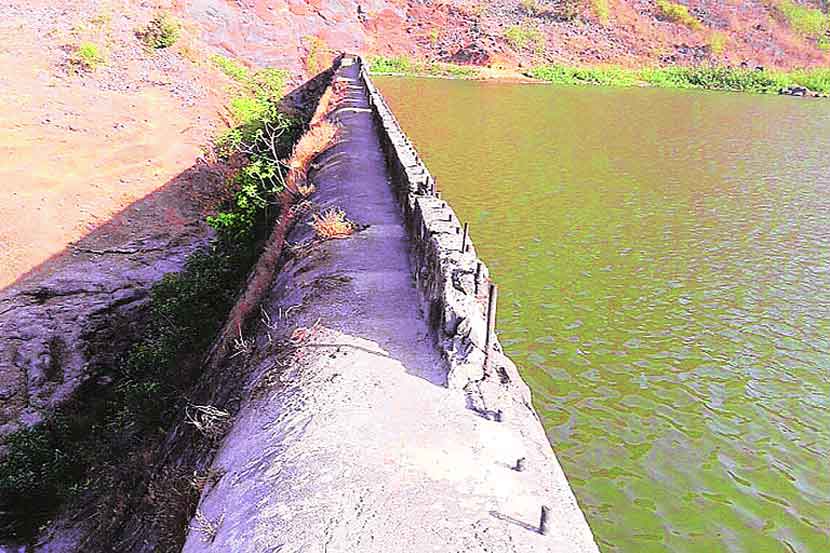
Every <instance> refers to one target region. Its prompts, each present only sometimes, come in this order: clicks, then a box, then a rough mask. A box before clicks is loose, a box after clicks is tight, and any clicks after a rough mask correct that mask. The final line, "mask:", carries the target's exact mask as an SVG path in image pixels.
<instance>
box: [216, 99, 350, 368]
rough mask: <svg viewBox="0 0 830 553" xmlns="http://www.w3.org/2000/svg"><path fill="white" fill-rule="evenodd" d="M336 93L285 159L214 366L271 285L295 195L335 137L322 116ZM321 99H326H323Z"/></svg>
mask: <svg viewBox="0 0 830 553" xmlns="http://www.w3.org/2000/svg"><path fill="white" fill-rule="evenodd" d="M328 88H331V86H329V87H328ZM335 96H336V91H335V93H332V94H329V95H328V97H327V98H326V94H325V93H324V94H323V98H321V102H320V103H319V104H318V106H317V109H316V110H315V113H314V116H313V117H312V121H314V122H315V123H314V124H312V126H311V128H310V129H309V130H308V131H307V132H306V133H305V134H304V135H303V136H302V137H301V138H300V140H299V141H298V142H297V144H296V145H295V146H294V150H293V152H292V154H291V159H290V161H289V162H288V163H287V165H288V167H289V171H288V175H287V177H286V179H285V188H286V192H285V193H283V194H280V196H279V198H278V201H279V205H280V213H281V215H280V217H279V219H278V220H277V223H276V225H275V226H274V229H273V230H272V231H271V235H270V236H269V237H268V240H267V241H266V243H265V246H264V247H263V251H262V255H261V256H260V258H259V261H257V264H256V266H255V267H254V269H253V271H252V272H251V275H250V276H249V278H248V283H247V285H246V286H245V289H244V291H243V292H242V295H241V297H240V298H239V300H238V301H237V302H236V305H234V307H233V309H232V310H231V312H230V314H229V315H228V321H227V323H226V324H225V327H224V328H223V330H222V333H221V334H220V337H219V339H218V340H217V342H216V344H215V345H214V349H213V350H212V351H211V354H210V357H211V361H210V363H211V365H212V366H214V367H215V364H216V363H219V362H220V361H221V355H220V356H214V355H213V354H214V352H218V351H222V352H225V351H226V348H227V346H228V344H229V343H230V341H231V340H232V339H233V338H234V333H235V332H236V331H238V330H239V329H241V328H242V327H243V326H244V325H245V321H247V320H248V317H249V316H250V314H251V313H252V312H253V311H254V309H256V308H257V306H258V305H259V304H260V301H261V300H262V298H263V296H264V295H265V293H266V292H267V291H268V289H269V288H270V285H271V281H272V280H273V279H274V274H275V273H276V271H277V265H278V263H279V259H280V256H281V255H282V250H283V246H284V244H285V237H286V235H287V233H288V231H289V230H290V229H291V228H292V226H293V225H294V221H296V220H297V218H298V217H299V216H301V215H302V214H303V213H304V209H302V208H303V206H306V205H308V202H306V201H300V202H299V203H298V198H301V199H304V198H306V197H307V196H309V195H310V194H312V193H313V192H314V190H315V187H314V185H313V184H311V183H309V182H308V169H309V166H310V165H311V162H312V161H313V160H314V158H316V157H317V156H319V155H320V154H321V153H323V152H324V151H326V150H327V149H328V148H330V147H331V146H332V145H333V144H334V141H335V139H336V138H337V131H338V127H337V125H335V124H333V123H331V122H330V121H327V120H325V115H326V114H327V113H328V111H329V107H330V106H329V105H328V104H329V103H331V100H332V98H333V97H335ZM323 99H325V100H326V101H325V102H323V101H322V100H323ZM350 229H351V230H350V233H351V231H352V230H353V228H352V227H350ZM237 351H238V350H237Z"/></svg>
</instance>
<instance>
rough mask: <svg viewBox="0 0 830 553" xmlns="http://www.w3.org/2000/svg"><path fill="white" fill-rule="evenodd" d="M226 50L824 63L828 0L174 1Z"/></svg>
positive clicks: (282, 59)
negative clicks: (343, 51) (331, 50)
mask: <svg viewBox="0 0 830 553" xmlns="http://www.w3.org/2000/svg"><path fill="white" fill-rule="evenodd" d="M177 5H178V9H179V10H180V11H181V13H182V14H183V15H185V16H186V17H187V18H188V19H191V20H192V21H193V22H195V23H196V24H198V25H199V27H200V28H201V29H202V32H203V38H204V39H205V40H207V41H208V42H209V43H210V44H212V45H213V46H214V47H216V48H219V49H222V50H225V51H226V52H227V53H229V54H233V55H237V56H239V57H242V58H245V59H249V60H252V61H255V62H257V63H260V64H272V65H279V66H284V67H293V68H298V69H299V68H303V67H304V68H305V69H308V70H310V71H313V70H315V69H317V68H319V66H320V65H321V57H322V54H323V52H325V51H327V50H329V49H333V50H350V51H359V52H363V53H370V54H371V53H377V54H384V55H407V56H412V57H417V58H425V59H430V60H443V61H452V62H456V63H470V64H478V65H491V66H504V67H507V68H510V67H521V66H527V65H534V64H541V63H551V62H565V63H587V64H608V63H614V64H621V65H626V66H638V65H646V64H647V65H656V64H684V65H685V64H695V63H717V64H727V65H741V64H746V65H750V66H753V67H754V66H758V65H762V66H765V67H776V68H793V67H802V66H820V65H828V64H830V16H828V2H827V0H507V1H502V2H481V1H474V0H448V1H443V2H437V1H431V0H422V1H418V0H239V1H236V2H231V1H228V0H191V1H186V0H179V1H178V2H177Z"/></svg>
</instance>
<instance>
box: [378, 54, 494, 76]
mask: <svg viewBox="0 0 830 553" xmlns="http://www.w3.org/2000/svg"><path fill="white" fill-rule="evenodd" d="M369 71H370V72H371V73H373V74H375V75H409V76H429V77H446V78H457V79H472V78H476V77H478V76H479V75H480V74H481V70H480V68H478V67H471V66H466V65H454V64H451V63H438V62H426V61H418V60H413V59H412V58H408V57H406V56H392V57H384V56H375V57H372V58H369Z"/></svg>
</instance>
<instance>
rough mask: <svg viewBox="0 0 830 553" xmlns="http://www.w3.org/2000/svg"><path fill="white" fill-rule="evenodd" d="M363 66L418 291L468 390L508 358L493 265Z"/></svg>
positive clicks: (458, 383) (452, 372)
mask: <svg viewBox="0 0 830 553" xmlns="http://www.w3.org/2000/svg"><path fill="white" fill-rule="evenodd" d="M357 63H360V64H361V70H360V79H361V81H362V82H363V84H364V85H365V86H366V88H367V89H368V91H369V103H370V106H371V108H372V111H373V113H374V116H375V121H376V123H377V126H378V130H379V133H380V137H381V144H382V146H383V149H384V151H385V154H386V159H387V164H388V167H389V173H390V178H391V183H392V187H393V191H394V193H395V195H396V197H397V199H398V202H399V203H400V205H401V208H402V211H403V215H404V221H405V225H406V227H407V229H408V231H409V235H410V239H411V241H412V256H413V259H412V266H413V271H414V273H415V281H416V286H417V288H418V289H419V291H420V292H421V298H422V300H423V302H424V308H425V312H426V313H428V316H429V324H430V326H431V327H432V329H433V330H434V331H435V333H436V336H437V337H438V342H439V346H440V348H441V351H442V353H443V355H444V357H445V359H446V361H447V363H448V365H449V372H448V375H447V384H448V386H449V387H451V388H464V387H465V386H466V385H467V384H468V383H469V382H471V381H477V380H480V379H481V378H483V377H484V367H485V364H487V363H488V361H489V360H488V354H489V355H490V356H491V357H492V355H493V354H495V353H499V352H501V348H500V346H499V344H498V341H497V340H496V338H495V335H494V332H493V328H492V323H493V320H494V317H495V312H494V310H495V303H494V302H495V298H493V301H488V300H490V295H491V294H492V293H494V292H493V287H492V283H491V281H490V278H489V273H488V271H487V266H486V265H485V264H484V262H483V261H482V260H481V259H479V258H478V256H477V255H476V250H475V247H474V246H473V244H472V242H471V240H470V238H469V236H467V232H466V229H465V227H464V226H463V224H462V222H461V220H460V219H459V217H458V216H457V215H456V214H455V212H454V211H453V209H452V208H451V207H450V206H449V205H448V204H447V202H446V201H444V200H442V199H441V198H440V194H439V193H438V192H437V191H436V186H435V178H434V177H433V176H432V175H431V174H430V172H429V169H427V167H426V165H425V164H424V162H423V160H421V158H420V156H419V155H418V152H417V151H416V150H415V147H414V146H413V145H412V143H411V142H410V141H409V138H407V136H406V134H405V133H404V132H403V130H402V129H401V127H400V124H399V123H398V121H397V119H396V118H395V116H394V114H393V113H392V110H391V109H390V108H389V106H388V105H387V104H386V100H385V99H384V98H383V95H382V94H381V93H380V91H378V89H377V87H375V85H374V83H373V82H372V79H371V78H370V77H369V73H368V71H367V70H366V66H365V64H364V63H363V60H362V59H359V58H358V60H357ZM488 304H489V305H488ZM490 311H493V312H492V313H489V312H490ZM488 314H489V318H490V320H489V321H488ZM488 323H489V324H488ZM488 335H489V340H488ZM488 350H489V351H488Z"/></svg>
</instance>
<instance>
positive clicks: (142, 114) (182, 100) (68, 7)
mask: <svg viewBox="0 0 830 553" xmlns="http://www.w3.org/2000/svg"><path fill="white" fill-rule="evenodd" d="M50 4H52V5H54V2H46V1H34V2H31V1H23V0H18V1H17V2H15V3H13V4H12V5H11V6H10V7H6V6H4V7H2V8H0V17H3V18H4V19H5V21H4V23H9V24H7V25H3V26H2V27H0V45H3V47H2V49H0V76H2V77H0V90H2V91H3V94H2V96H3V101H2V102H0V129H2V132H0V159H2V160H3V164H2V165H1V166H0V182H2V183H3V185H2V186H1V187H0V289H2V288H4V287H5V286H7V285H9V284H11V283H13V282H14V281H16V280H17V279H18V278H20V277H21V276H23V275H25V274H26V273H28V272H29V271H31V270H32V269H34V268H36V267H37V266H39V265H40V264H41V263H43V262H44V261H46V260H47V259H49V258H50V257H51V256H52V255H54V254H57V253H59V252H61V251H62V250H64V249H65V248H66V247H67V245H68V244H70V243H72V242H73V241H76V240H78V239H80V238H81V237H83V236H85V235H86V234H88V233H89V231H90V230H91V229H93V228H95V227H96V226H98V225H100V224H102V223H104V222H106V221H108V220H109V219H110V218H111V217H112V216H113V215H114V214H116V213H118V212H119V211H121V210H122V209H123V208H125V207H126V206H128V205H130V204H132V203H133V202H135V201H136V200H138V199H140V198H142V197H144V196H146V195H148V194H150V193H152V192H153V191H155V190H157V189H159V188H160V187H162V186H163V185H164V184H165V183H167V182H168V181H170V180H171V179H172V178H173V177H175V176H176V175H178V174H180V173H181V172H182V171H184V170H186V169H187V168H189V167H190V166H192V165H193V164H194V162H195V161H196V158H197V157H198V156H199V155H200V154H201V145H202V144H204V143H205V141H206V140H207V138H208V136H209V135H210V126H211V122H212V121H213V120H215V119H217V116H216V114H217V112H216V106H217V105H218V102H219V99H218V98H217V97H216V96H215V95H212V94H211V93H210V92H209V90H208V89H207V88H205V87H204V86H203V85H202V84H201V83H200V82H199V77H198V74H199V73H203V72H204V71H203V70H198V71H197V70H196V68H195V67H194V66H193V64H192V63H191V62H189V61H186V60H184V59H176V60H173V61H172V62H171V61H170V60H167V59H155V60H154V59H153V58H154V56H155V54H153V53H148V52H145V51H144V50H143V48H142V46H141V44H140V43H139V42H138V41H137V39H136V38H135V36H134V33H133V29H134V28H135V27H137V26H138V24H139V23H140V22H141V21H142V20H146V19H148V18H149V17H150V14H151V12H149V11H147V12H144V13H142V12H141V11H140V10H134V9H131V8H128V7H126V4H127V3H126V2H124V3H122V2H110V3H108V4H103V3H97V2H90V1H84V2H79V1H69V2H64V3H63V4H64V5H63V6H62V7H61V8H60V9H56V8H53V7H50ZM105 10H109V11H105ZM101 14H108V15H107V17H111V21H110V22H109V23H107V24H106V25H107V26H108V27H109V30H108V31H106V32H103V31H101V30H100V29H84V30H80V31H78V30H77V29H78V28H80V27H82V26H83V25H85V22H86V24H88V25H89V26H90V27H94V26H95V25H92V24H89V23H88V22H89V21H90V20H93V19H95V18H96V17H99V16H101ZM56 16H57V17H56ZM84 40H90V41H93V42H96V43H97V44H100V45H102V49H104V50H105V51H106V52H107V55H108V57H109V60H108V62H107V65H106V67H102V68H100V69H98V70H97V71H96V72H94V73H90V74H86V73H84V72H80V73H78V74H72V71H70V70H68V69H67V66H66V60H67V58H68V55H69V54H67V52H66V50H71V48H72V47H73V46H72V45H77V44H79V43H80V42H81V41H84ZM177 57H178V58H180V56H177ZM176 213H177V212H176V210H175V209H174V206H171V207H170V209H169V210H168V212H167V214H168V216H167V217H166V219H167V220H161V221H158V225H159V229H160V230H163V229H164V228H165V227H167V226H169V225H176V224H182V223H183V221H180V220H178V219H179V217H177V215H176Z"/></svg>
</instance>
